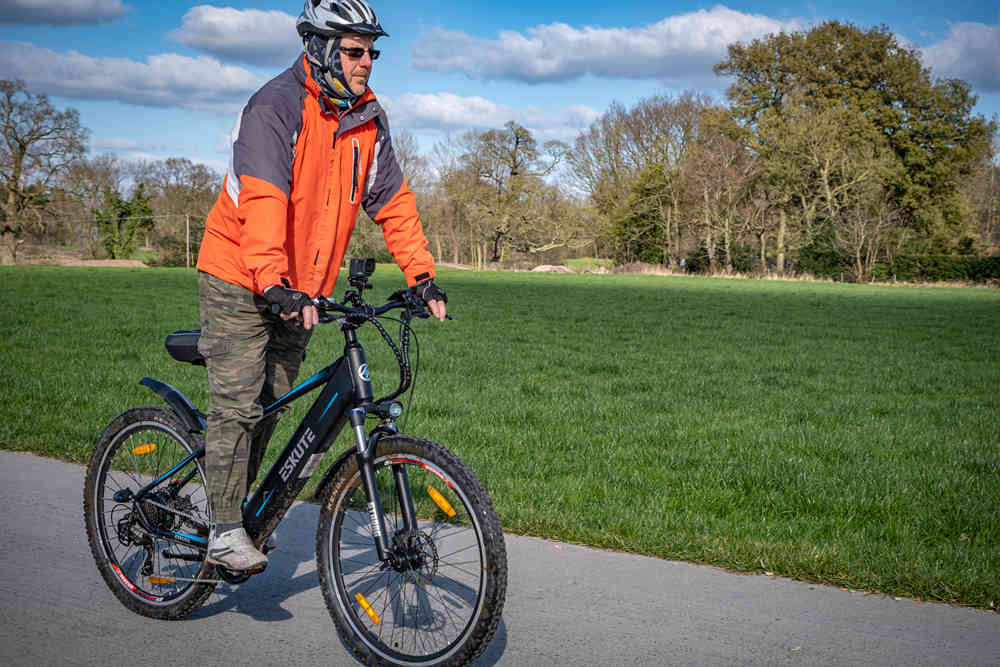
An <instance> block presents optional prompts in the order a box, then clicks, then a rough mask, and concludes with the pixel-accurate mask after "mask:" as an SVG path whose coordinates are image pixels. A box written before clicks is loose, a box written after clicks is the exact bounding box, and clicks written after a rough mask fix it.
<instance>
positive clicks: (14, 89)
mask: <svg viewBox="0 0 1000 667" xmlns="http://www.w3.org/2000/svg"><path fill="white" fill-rule="evenodd" d="M0 125H2V129H3V143H2V145H0V179H2V180H3V194H2V195H0V210H2V213H3V220H2V226H3V231H2V240H3V243H2V245H0V264H13V263H14V262H15V261H16V259H17V248H18V245H19V244H21V243H23V242H24V240H25V239H24V238H23V237H24V236H25V234H27V233H28V232H31V231H36V232H42V231H44V230H45V227H46V224H47V222H48V220H47V217H46V211H45V208H46V204H47V203H48V201H49V189H50V186H51V184H52V182H53V179H55V178H56V177H57V176H58V175H59V174H60V173H62V172H64V171H65V170H66V169H67V168H68V167H69V166H71V165H72V164H73V163H74V162H76V161H77V160H79V159H81V158H82V157H83V155H84V153H85V152H86V141H87V135H88V130H87V129H86V128H84V127H82V126H81V125H80V115H79V113H78V112H77V111H76V109H67V110H65V111H58V110H56V109H55V108H54V107H53V106H52V105H51V104H50V103H49V99H48V97H47V96H45V95H35V94H33V93H31V92H29V91H28V89H27V88H26V87H25V84H24V82H23V81H21V80H14V81H9V80H0Z"/></svg>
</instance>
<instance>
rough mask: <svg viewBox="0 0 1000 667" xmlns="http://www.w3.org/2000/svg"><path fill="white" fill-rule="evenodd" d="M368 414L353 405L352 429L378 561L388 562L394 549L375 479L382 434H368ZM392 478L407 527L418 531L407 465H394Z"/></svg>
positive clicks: (391, 558) (350, 413)
mask: <svg viewBox="0 0 1000 667" xmlns="http://www.w3.org/2000/svg"><path fill="white" fill-rule="evenodd" d="M365 415H366V413H365V410H364V409H363V408H354V409H352V410H351V411H350V412H349V413H348V416H349V418H350V421H351V428H352V430H353V431H354V444H355V447H356V450H357V452H356V456H357V460H358V469H359V470H360V472H361V482H362V484H363V485H364V489H365V498H366V499H367V500H368V519H369V523H370V524H371V529H372V533H373V534H374V536H375V549H376V551H377V552H378V557H379V560H381V561H383V562H386V561H392V560H393V556H394V555H395V551H394V549H393V548H392V544H391V542H390V537H391V536H390V535H388V530H387V524H386V520H385V514H384V513H383V511H382V501H381V498H380V497H379V494H378V486H377V484H376V482H375V466H374V462H375V446H376V444H378V440H379V437H380V435H381V433H380V432H378V431H375V432H374V433H372V436H371V437H370V438H369V437H367V436H366V435H365ZM392 477H393V482H394V485H395V490H396V498H397V499H398V500H399V511H400V512H401V513H402V515H403V525H404V528H405V530H406V531H407V532H409V531H413V530H416V528H417V518H416V512H415V510H414V509H413V497H412V495H411V494H410V484H409V478H408V476H407V474H406V468H405V466H403V465H402V464H393V466H392Z"/></svg>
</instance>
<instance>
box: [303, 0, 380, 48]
mask: <svg viewBox="0 0 1000 667" xmlns="http://www.w3.org/2000/svg"><path fill="white" fill-rule="evenodd" d="M295 29H296V30H298V31H299V34H300V35H302V36H303V37H305V36H306V35H308V34H310V33H311V34H315V35H322V36H324V37H337V36H340V35H344V34H346V33H355V34H358V35H370V36H372V37H375V38H376V39H377V38H379V37H383V36H384V37H388V36H389V33H387V32H386V31H385V30H382V25H381V24H380V23H379V22H378V17H377V16H375V12H374V10H372V8H371V6H370V5H369V4H368V3H367V2H365V0H306V3H305V6H304V7H303V8H302V13H301V14H299V18H298V20H297V21H296V22H295Z"/></svg>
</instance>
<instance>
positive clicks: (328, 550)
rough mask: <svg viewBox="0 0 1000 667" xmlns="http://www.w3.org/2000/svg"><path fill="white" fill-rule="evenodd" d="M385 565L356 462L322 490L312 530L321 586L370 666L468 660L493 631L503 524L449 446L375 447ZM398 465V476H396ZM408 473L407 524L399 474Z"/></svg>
mask: <svg viewBox="0 0 1000 667" xmlns="http://www.w3.org/2000/svg"><path fill="white" fill-rule="evenodd" d="M374 458H375V463H374V469H375V470H374V471H375V480H376V487H377V491H378V494H379V497H380V501H381V505H382V510H383V514H384V517H385V523H386V530H387V532H388V533H389V534H388V535H387V537H388V539H389V542H390V544H392V548H393V552H394V555H395V557H394V559H393V562H392V563H391V564H389V563H383V562H382V561H380V560H379V558H378V555H377V551H376V548H375V537H374V534H373V527H372V523H371V521H370V518H369V514H368V509H367V508H368V501H367V499H366V497H365V491H364V486H363V484H362V482H361V474H360V471H359V469H358V465H357V458H356V457H354V456H349V457H348V458H347V459H346V461H345V462H344V464H343V466H342V467H341V469H340V471H339V472H338V474H337V475H336V476H335V477H334V478H333V479H332V480H331V482H330V483H329V486H328V490H326V489H325V490H324V492H325V494H326V495H325V496H324V497H325V498H326V501H325V504H324V506H323V510H322V512H321V513H320V518H319V529H318V531H317V535H316V558H317V569H318V570H319V580H320V588H321V589H322V591H323V597H324V599H325V600H326V606H327V608H328V609H329V610H330V615H331V616H332V617H333V621H334V624H335V625H336V626H337V630H338V632H340V635H341V637H342V638H344V640H345V642H347V644H348V645H350V647H351V648H352V649H353V650H354V651H355V653H356V654H357V655H358V657H359V658H361V659H362V660H363V661H364V662H366V663H367V664H370V665H422V666H427V665H465V664H469V663H471V662H472V661H473V660H474V659H475V658H476V657H477V656H479V654H481V653H482V652H483V650H484V649H485V648H486V645H487V644H488V643H489V641H490V639H492V637H493V634H494V633H495V632H496V628H497V624H498V623H499V622H500V615H501V612H502V611H503V604H504V598H505V596H506V591H507V553H506V550H505V548H504V541H503V533H502V532H501V531H500V521H499V519H498V517H497V514H496V510H494V508H493V504H492V502H491V501H490V499H489V496H488V495H487V494H486V491H485V490H484V489H483V487H482V484H480V482H479V480H478V479H476V476H475V475H474V474H473V473H472V471H471V470H469V468H468V467H467V466H466V465H465V464H464V463H462V461H461V460H459V458H458V457H457V456H455V455H454V454H452V453H451V452H450V451H448V450H447V449H445V448H444V447H442V446H441V445H438V444H436V443H433V442H430V441H429V440H422V439H419V438H414V437H410V436H404V435H396V436H391V437H387V438H383V439H382V440H381V441H379V443H378V445H377V446H376V448H375V454H374ZM404 471H405V475H403V474H402V473H403V472H404ZM403 478H405V479H407V480H408V486H409V494H410V496H411V497H412V500H413V505H414V509H415V514H416V517H417V526H416V527H415V529H413V530H407V528H406V527H405V526H404V525H403V512H402V511H401V509H400V500H399V497H398V493H397V486H396V479H403Z"/></svg>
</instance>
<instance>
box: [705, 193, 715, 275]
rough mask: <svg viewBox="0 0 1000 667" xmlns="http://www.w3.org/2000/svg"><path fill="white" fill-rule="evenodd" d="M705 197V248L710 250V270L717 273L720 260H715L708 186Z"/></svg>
mask: <svg viewBox="0 0 1000 667" xmlns="http://www.w3.org/2000/svg"><path fill="white" fill-rule="evenodd" d="M703 192H704V199H705V220H704V222H705V250H706V251H708V272H709V273H711V274H715V271H716V268H717V267H718V262H716V261H715V239H714V238H713V237H712V214H711V211H710V210H709V206H708V188H705V189H704V191H703Z"/></svg>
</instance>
